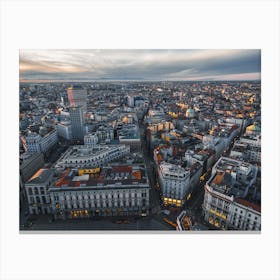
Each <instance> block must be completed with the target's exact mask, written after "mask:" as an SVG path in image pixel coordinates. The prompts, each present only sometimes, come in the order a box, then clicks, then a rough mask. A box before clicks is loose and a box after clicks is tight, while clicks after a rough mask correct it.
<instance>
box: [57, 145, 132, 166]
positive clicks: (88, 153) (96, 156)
mask: <svg viewBox="0 0 280 280" xmlns="http://www.w3.org/2000/svg"><path fill="white" fill-rule="evenodd" d="M129 153H130V148H129V147H128V146H126V145H97V146H94V147H93V146H87V145H77V146H72V147H69V148H68V150H67V151H66V152H65V153H64V154H63V155H62V156H61V157H60V159H59V160H58V161H57V163H56V165H55V168H57V169H65V168H67V167H71V168H78V167H87V166H91V167H100V166H103V165H104V164H106V163H107V162H111V161H113V160H117V159H120V158H122V157H124V156H125V155H128V154H129Z"/></svg>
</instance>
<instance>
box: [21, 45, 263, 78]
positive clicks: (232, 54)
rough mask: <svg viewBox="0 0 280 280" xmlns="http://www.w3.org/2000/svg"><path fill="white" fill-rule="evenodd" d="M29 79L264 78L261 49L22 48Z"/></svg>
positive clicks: (24, 70) (23, 67) (25, 74)
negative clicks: (262, 74)
mask: <svg viewBox="0 0 280 280" xmlns="http://www.w3.org/2000/svg"><path fill="white" fill-rule="evenodd" d="M19 66H20V67H19V69H20V70H19V77H20V80H21V82H26V81H30V82H31V81H48V80H52V81H69V80H78V81H81V80H83V81H90V80H142V81H143V80H145V81H146V80H147V81H148V80H151V81H153V80H167V81H168V80H170V81H173V80H185V81H219V80H260V78H261V50H258V49H248V50H240V49H228V50H222V49H220V50H214V49H213V50H207V49H205V50H202V49H199V50H188V49H185V50H183V49H173V50H167V49H161V50H156V49H152V50H146V49H141V50H129V49H127V50H125V49H119V50H113V49H103V50H98V49H95V50H87V49H81V50H74V49H68V50H63V49H60V50H56V49H53V50H20V53H19Z"/></svg>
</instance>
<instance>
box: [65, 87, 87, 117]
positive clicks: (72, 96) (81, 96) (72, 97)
mask: <svg viewBox="0 0 280 280" xmlns="http://www.w3.org/2000/svg"><path fill="white" fill-rule="evenodd" d="M67 94H68V100H69V103H70V107H78V106H81V107H82V109H83V111H84V112H85V111H86V110H87V90H86V89H83V87H82V86H78V85H74V86H72V87H69V88H68V89H67Z"/></svg>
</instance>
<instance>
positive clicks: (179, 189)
mask: <svg viewBox="0 0 280 280" xmlns="http://www.w3.org/2000/svg"><path fill="white" fill-rule="evenodd" d="M158 174H159V183H160V187H161V190H162V198H163V203H164V205H175V206H178V207H180V206H182V205H183V203H184V202H185V199H186V197H187V195H188V192H189V188H190V171H189V170H186V169H184V168H182V167H180V166H177V165H174V164H170V163H166V162H162V163H161V164H159V166H158Z"/></svg>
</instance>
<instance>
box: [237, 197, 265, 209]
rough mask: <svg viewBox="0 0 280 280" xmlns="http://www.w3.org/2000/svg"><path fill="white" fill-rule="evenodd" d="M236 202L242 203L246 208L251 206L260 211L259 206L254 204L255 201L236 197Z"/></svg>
mask: <svg viewBox="0 0 280 280" xmlns="http://www.w3.org/2000/svg"><path fill="white" fill-rule="evenodd" d="M236 202H237V203H239V204H241V205H244V206H246V207H248V208H252V209H253V210H255V211H257V212H259V213H261V206H260V205H258V204H256V203H253V202H250V201H248V200H245V199H243V198H237V199H236Z"/></svg>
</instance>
